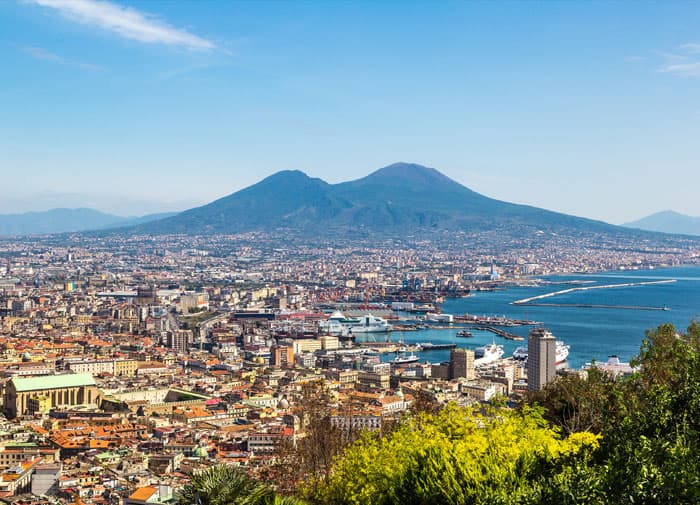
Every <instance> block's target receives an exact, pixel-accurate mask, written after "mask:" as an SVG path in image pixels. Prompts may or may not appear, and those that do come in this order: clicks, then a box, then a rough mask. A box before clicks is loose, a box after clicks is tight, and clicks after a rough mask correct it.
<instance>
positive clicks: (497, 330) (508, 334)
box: [480, 326, 525, 340]
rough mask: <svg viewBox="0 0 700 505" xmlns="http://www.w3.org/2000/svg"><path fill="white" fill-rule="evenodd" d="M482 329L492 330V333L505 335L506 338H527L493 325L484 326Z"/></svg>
mask: <svg viewBox="0 0 700 505" xmlns="http://www.w3.org/2000/svg"><path fill="white" fill-rule="evenodd" d="M480 329H482V330H486V331H490V332H491V333H494V334H496V335H498V336H499V337H503V338H505V339H506V340H525V337H521V336H520V335H516V334H514V333H508V332H507V331H505V330H502V329H500V328H495V327H493V326H482V327H481V328H480Z"/></svg>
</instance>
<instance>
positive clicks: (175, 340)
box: [168, 330, 193, 354]
mask: <svg viewBox="0 0 700 505" xmlns="http://www.w3.org/2000/svg"><path fill="white" fill-rule="evenodd" d="M192 340H193V337H192V330H173V331H171V332H168V347H170V348H171V349H173V350H174V351H177V352H180V353H183V354H186V353H187V350H188V349H189V347H190V343H192Z"/></svg>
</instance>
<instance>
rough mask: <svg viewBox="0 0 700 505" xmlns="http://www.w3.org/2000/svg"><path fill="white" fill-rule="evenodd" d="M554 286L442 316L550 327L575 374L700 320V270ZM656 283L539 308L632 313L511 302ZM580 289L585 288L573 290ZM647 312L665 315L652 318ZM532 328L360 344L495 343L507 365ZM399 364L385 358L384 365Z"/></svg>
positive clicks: (427, 357)
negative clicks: (663, 329) (658, 332)
mask: <svg viewBox="0 0 700 505" xmlns="http://www.w3.org/2000/svg"><path fill="white" fill-rule="evenodd" d="M540 279H543V280H545V281H549V282H550V283H551V284H547V285H541V286H537V287H508V288H505V289H503V290H497V291H476V292H473V293H472V294H471V296H469V297H466V298H451V299H446V300H445V302H444V303H443V304H442V305H441V309H442V313H445V314H453V315H463V314H470V315H477V316H491V317H494V316H496V317H501V316H505V317H508V318H516V319H528V320H533V321H537V322H540V323H542V325H543V326H544V327H546V328H547V329H548V330H550V331H551V332H552V333H553V334H554V336H555V337H556V338H557V339H558V340H563V341H564V343H565V344H567V345H569V346H570V352H569V358H568V360H567V366H568V367H569V368H573V369H578V368H581V367H582V366H583V365H585V364H586V363H590V362H591V361H592V360H596V361H598V362H604V361H607V359H608V358H609V357H610V356H611V355H616V356H618V357H619V358H620V360H621V361H629V360H630V359H632V358H634V357H635V356H637V354H638V353H639V348H640V345H641V343H642V339H643V338H644V336H645V332H646V331H647V330H649V329H653V328H656V327H657V326H658V325H660V324H664V323H673V324H674V325H675V326H676V328H677V329H678V330H680V331H685V329H686V328H687V327H688V324H689V323H690V322H691V321H692V320H693V319H698V320H700V266H683V267H673V268H663V269H655V270H629V271H614V272H602V273H595V274H576V275H556V276H547V277H540ZM664 280H673V281H675V282H670V283H652V284H644V285H636V286H629V287H617V288H613V289H593V290H586V291H574V292H569V293H566V294H561V295H557V296H553V297H550V298H546V299H542V300H539V301H540V302H543V303H557V304H579V305H607V306H618V307H620V306H624V307H632V308H595V307H569V306H566V307H561V306H559V307H553V306H527V305H513V304H512V303H511V302H513V301H515V300H521V299H524V298H530V297H533V296H538V295H542V294H545V293H550V292H554V291H560V290H564V289H569V288H572V287H590V286H602V285H611V284H627V283H635V284H636V283H649V282H654V281H664ZM572 281H575V282H581V281H583V282H581V284H576V283H574V284H570V283H571V282H572ZM640 307H654V308H665V309H667V310H646V309H642V308H640ZM531 328H532V327H531V326H518V327H508V328H504V329H505V330H507V331H508V332H509V333H514V334H517V335H521V336H523V337H526V340H525V341H511V340H505V339H504V338H502V337H499V336H497V335H494V334H492V333H490V332H488V331H484V330H479V329H476V328H470V331H471V332H472V334H473V335H474V336H473V338H464V337H457V331H459V330H460V329H463V327H460V326H459V325H457V324H455V325H452V327H450V328H448V329H425V330H417V331H394V332H391V333H390V334H388V336H387V334H366V335H362V336H359V335H358V340H376V341H386V340H387V338H388V339H389V340H391V341H393V342H399V341H403V342H405V343H406V344H416V343H421V342H433V343H448V342H453V343H455V344H457V346H458V347H464V348H469V349H474V348H475V347H478V346H481V345H485V344H488V343H491V342H495V343H497V344H500V345H503V346H504V350H505V354H504V357H509V356H511V355H512V353H513V351H514V350H515V348H516V347H518V346H527V334H528V331H529V330H530V329H531ZM416 354H417V355H418V356H419V357H420V358H421V362H426V361H429V362H431V363H440V362H445V361H448V360H449V357H450V351H449V350H436V351H428V352H420V353H416ZM391 358H393V355H384V356H383V357H382V359H383V360H385V361H386V360H388V359H391Z"/></svg>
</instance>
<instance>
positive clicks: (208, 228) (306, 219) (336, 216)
mask: <svg viewBox="0 0 700 505" xmlns="http://www.w3.org/2000/svg"><path fill="white" fill-rule="evenodd" d="M504 227H505V228H508V227H516V228H518V227H519V228H522V229H527V231H529V232H535V231H537V230H539V229H540V228H542V229H545V230H549V231H557V230H558V231H567V230H568V232H571V233H573V234H576V233H577V232H578V231H580V230H584V229H585V230H587V231H589V232H596V231H598V232H618V233H634V231H633V230H627V231H626V232H622V231H621V230H623V229H622V228H620V227H616V226H614V225H611V224H608V223H604V222H602V221H595V220H592V219H587V218H580V217H576V216H571V215H568V214H562V213H557V212H553V211H549V210H545V209H540V208H537V207H533V206H528V205H521V204H513V203H509V202H503V201H500V200H496V199H493V198H490V197H487V196H485V195H482V194H480V193H477V192H475V191H473V190H471V189H469V188H467V187H466V186H464V185H462V184H460V183H459V182H457V181H454V180H453V179H451V178H449V177H448V176H446V175H444V174H443V173H441V172H440V171H438V170H436V169H434V168H429V167H424V166H422V165H418V164H414V163H405V162H400V163H394V164H391V165H388V166H386V167H383V168H380V169H378V170H375V171H374V172H372V173H370V174H369V175H367V176H365V177H361V178H359V179H355V180H351V181H346V182H341V183H336V184H329V183H328V182H326V181H323V180H322V179H319V178H313V177H310V176H308V175H307V174H305V173H304V172H302V171H300V170H283V171H280V172H276V173H274V174H272V175H270V176H268V177H266V178H264V179H262V180H261V181H259V182H258V183H256V184H253V185H251V186H248V187H246V188H243V189H241V190H239V191H237V192H235V193H232V194H230V195H227V196H224V197H222V198H219V199H217V200H215V201H213V202H211V203H208V204H206V205H203V206H200V207H196V208H193V209H189V210H186V211H184V212H182V213H180V214H178V215H176V216H172V217H169V218H166V219H162V220H157V221H152V222H150V223H147V224H144V225H140V226H137V227H133V228H131V229H129V230H128V231H131V232H133V233H145V234H166V233H183V234H210V233H221V234H227V233H239V232H247V231H256V230H269V229H288V230H298V231H301V232H305V233H311V234H313V233H319V232H323V233H328V232H330V231H331V230H335V231H338V232H339V233H342V230H348V229H364V230H368V231H371V232H380V233H401V232H402V231H403V232H405V231H406V230H407V229H414V228H421V229H432V230H436V229H440V230H483V229H493V228H504Z"/></svg>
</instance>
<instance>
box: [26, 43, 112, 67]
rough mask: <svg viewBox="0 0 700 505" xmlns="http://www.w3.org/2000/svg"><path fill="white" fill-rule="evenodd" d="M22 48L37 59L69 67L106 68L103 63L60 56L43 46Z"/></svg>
mask: <svg viewBox="0 0 700 505" xmlns="http://www.w3.org/2000/svg"><path fill="white" fill-rule="evenodd" d="M21 49H22V51H24V52H25V53H26V54H28V55H29V56H31V57H32V58H34V59H37V60H44V61H52V62H54V63H58V64H59V65H65V66H68V67H77V68H82V69H85V70H92V71H103V70H104V69H105V68H104V67H103V66H101V65H93V64H92V63H84V62H82V61H75V60H70V59H68V58H64V57H63V56H59V55H57V54H55V53H52V52H51V51H47V50H46V49H43V48H41V47H32V46H23V47H21Z"/></svg>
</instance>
